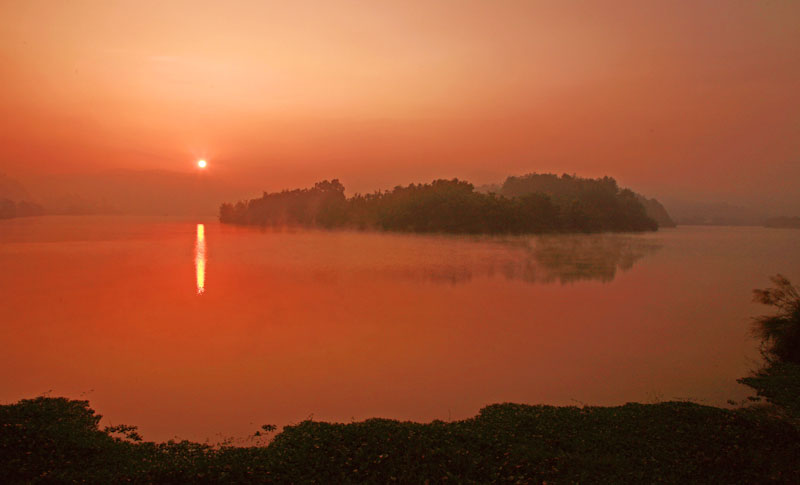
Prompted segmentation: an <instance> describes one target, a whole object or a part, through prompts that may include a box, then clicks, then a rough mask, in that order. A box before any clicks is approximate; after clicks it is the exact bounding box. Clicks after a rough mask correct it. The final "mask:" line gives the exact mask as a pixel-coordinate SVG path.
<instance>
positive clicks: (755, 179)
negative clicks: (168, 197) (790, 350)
mask: <svg viewBox="0 0 800 485" xmlns="http://www.w3.org/2000/svg"><path fill="white" fill-rule="evenodd" d="M0 73H1V74H0V79H2V89H0V172H7V173H8V174H10V175H12V176H15V175H16V176H21V177H23V178H24V176H26V175H31V174H49V173H82V172H89V171H97V170H101V169H107V168H114V169H116V168H125V169H164V170H172V171H191V170H193V165H192V164H193V161H194V160H195V159H196V158H198V157H205V158H207V159H208V160H209V163H210V171H209V174H215V175H214V176H217V177H221V178H225V179H227V180H231V181H235V182H238V183H241V184H243V185H248V186H252V185H253V184H255V185H256V186H258V188H263V189H269V190H273V189H279V188H283V187H286V186H290V185H307V184H310V183H313V182H314V181H315V180H318V179H322V178H330V177H339V178H340V179H342V181H343V182H344V183H345V185H346V186H347V187H348V188H349V189H352V190H360V191H368V190H372V189H376V188H386V187H391V186H393V185H396V184H399V183H409V182H416V181H428V180H430V179H432V178H434V177H453V176H458V177H462V178H467V179H469V180H471V181H474V182H476V183H485V182H492V181H500V180H502V179H503V178H504V177H505V176H506V175H508V174H518V173H524V172H528V171H534V170H536V171H556V172H577V173H578V174H581V175H586V176H599V175H605V174H608V175H611V176H614V177H616V178H617V179H618V180H620V181H621V182H622V183H623V184H624V185H629V186H632V187H634V188H635V189H637V190H640V191H642V192H645V193H648V194H651V195H656V196H660V197H689V198H698V197H700V196H703V197H707V198H708V199H709V200H726V199H727V200H731V201H733V200H732V199H734V198H735V199H737V200H743V201H747V202H748V203H752V204H762V205H764V206H769V207H781V208H785V209H786V210H788V211H789V212H800V211H798V210H797V209H800V195H798V194H799V193H800V191H798V188H799V187H798V185H799V184H798V182H797V181H798V180H800V2H792V1H769V2H767V1H763V2H754V1H726V2H695V1H692V2H671V1H665V2H639V1H630V2H611V1H603V2H599V1H596V2H581V1H553V2H537V1H527V0H526V1H491V2H490V1H481V2H478V1H464V0H458V1H439V2H430V1H409V0H404V1H391V2H389V1H380V2H375V1H360V2H349V1H348V2H344V1H337V2H304V1H291V2H290V1H281V2H268V1H239V2H199V1H186V2H179V1H169V2H162V1H154V2H149V1H136V2H133V1H131V2H112V1H97V2H83V1H79V2H52V1H42V2H40V1H4V2H0ZM212 170H213V171H212Z"/></svg>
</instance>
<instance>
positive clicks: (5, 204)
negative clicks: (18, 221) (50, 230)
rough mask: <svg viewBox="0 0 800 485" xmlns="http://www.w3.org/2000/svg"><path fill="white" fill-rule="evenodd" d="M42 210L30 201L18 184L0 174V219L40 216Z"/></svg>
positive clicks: (25, 191) (28, 195)
mask: <svg viewBox="0 0 800 485" xmlns="http://www.w3.org/2000/svg"><path fill="white" fill-rule="evenodd" d="M42 214H44V208H42V206H41V205H39V204H37V203H35V202H33V201H32V198H31V195H30V194H29V193H28V191H27V190H26V189H25V187H23V186H22V184H20V183H19V182H17V181H16V180H14V179H12V178H11V177H9V176H7V175H5V174H0V219H11V218H13V217H29V216H40V215H42Z"/></svg>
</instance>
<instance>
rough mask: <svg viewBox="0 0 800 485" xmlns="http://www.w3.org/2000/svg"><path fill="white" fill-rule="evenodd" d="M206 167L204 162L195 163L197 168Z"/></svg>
mask: <svg viewBox="0 0 800 485" xmlns="http://www.w3.org/2000/svg"><path fill="white" fill-rule="evenodd" d="M206 165H208V164H207V163H206V161H205V160H198V161H197V168H206Z"/></svg>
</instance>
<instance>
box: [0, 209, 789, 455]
mask: <svg viewBox="0 0 800 485" xmlns="http://www.w3.org/2000/svg"><path fill="white" fill-rule="evenodd" d="M797 247H800V231H792V230H780V229H767V228H730V227H679V228H677V229H673V230H662V231H659V232H658V233H648V234H635V235H634V234H598V235H548V236H541V237H486V236H470V237H460V236H437V235H431V236H416V235H405V234H404V235H398V234H387V233H371V232H350V231H338V232H326V231H301V230H298V231H270V230H260V229H257V228H246V227H234V226H223V225H220V224H218V223H217V222H214V221H211V220H207V221H197V220H181V219H169V218H134V217H94V216H88V217H41V218H27V219H15V220H8V221H0V268H2V271H0V309H2V312H3V313H2V315H0V320H2V322H3V325H2V326H0V339H2V340H3V341H4V342H6V343H7V345H6V349H5V350H4V352H3V353H2V355H0V400H2V401H4V402H11V401H15V400H17V399H20V398H25V397H30V396H34V395H39V394H41V393H43V392H47V391H49V390H50V391H52V393H53V394H54V395H66V396H70V397H75V398H78V397H82V398H86V399H90V400H91V402H92V405H93V406H94V407H95V408H96V409H100V410H102V412H103V414H104V415H105V419H106V420H107V422H109V423H135V424H138V425H139V426H140V429H141V431H142V433H143V435H144V437H145V438H146V439H154V440H161V439H168V438H171V437H174V436H178V437H181V438H188V439H197V440H204V439H206V438H208V439H211V440H212V441H213V440H219V439H220V438H221V437H222V436H235V437H239V438H242V437H244V436H246V435H247V434H249V433H252V431H253V430H255V429H256V428H257V427H258V426H260V425H261V424H263V423H275V424H278V425H283V424H288V423H291V422H297V421H300V420H302V419H306V418H308V417H309V416H312V415H313V417H314V419H319V420H332V421H349V420H350V419H364V418H368V417H374V416H381V417H387V418H396V419H413V420H422V421H428V420H431V419H457V418H463V417H467V416H471V415H474V414H475V412H476V411H477V410H478V409H479V408H480V407H482V406H484V405H486V404H489V403H494V402H506V401H514V402H525V403H547V404H564V405H569V404H578V403H586V404H598V405H600V404H619V403H624V402H628V401H643V402H649V401H655V400H659V399H664V400H666V399H676V398H678V399H693V400H696V401H698V402H701V403H704V404H714V405H724V403H725V401H726V400H727V399H740V398H742V397H744V396H745V395H746V394H747V391H746V389H745V388H743V387H741V386H739V385H738V384H737V383H736V382H735V380H736V379H737V378H739V377H742V376H744V375H746V374H747V373H748V372H749V371H750V370H751V369H752V368H754V367H756V366H757V362H758V359H759V355H758V349H757V343H756V342H755V341H754V340H753V339H752V338H751V337H750V336H749V333H748V331H749V325H750V320H749V319H748V317H749V316H752V315H756V314H759V313H760V312H761V310H762V309H761V308H759V307H758V306H757V305H755V304H752V303H751V302H750V292H751V290H752V289H753V288H756V287H759V286H763V284H764V282H765V281H766V278H767V276H769V275H771V274H774V273H776V272H782V273H784V274H786V276H788V277H789V278H790V279H798V278H800V274H798V271H800V256H798V254H797V251H796V249H797ZM78 356H79V357H80V358H77V357H78Z"/></svg>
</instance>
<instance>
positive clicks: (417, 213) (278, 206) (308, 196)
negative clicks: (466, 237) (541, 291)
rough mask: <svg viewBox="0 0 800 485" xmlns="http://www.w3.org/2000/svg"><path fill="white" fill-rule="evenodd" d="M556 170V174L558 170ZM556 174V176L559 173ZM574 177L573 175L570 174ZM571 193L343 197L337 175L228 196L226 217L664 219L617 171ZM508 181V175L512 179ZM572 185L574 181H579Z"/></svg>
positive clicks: (520, 227) (627, 226)
mask: <svg viewBox="0 0 800 485" xmlns="http://www.w3.org/2000/svg"><path fill="white" fill-rule="evenodd" d="M554 177H555V176H554ZM555 178H556V180H562V179H558V177H555ZM571 180H572V179H571ZM574 181H576V182H575V184H577V185H574V184H572V185H570V184H568V185H569V186H570V188H571V190H572V189H574V190H572V191H571V192H570V194H569V195H564V196H559V197H558V198H553V197H551V196H550V195H547V194H544V193H539V192H536V193H528V192H526V193H524V194H520V195H512V196H509V197H506V196H503V195H497V194H494V193H481V192H477V191H475V188H474V187H473V185H472V184H470V183H468V182H465V181H462V180H458V179H453V180H434V181H433V182H432V183H430V184H411V185H409V186H406V187H402V186H397V187H395V188H394V189H392V190H389V191H385V192H375V193H372V194H366V195H362V194H356V195H354V196H353V197H351V198H349V199H348V198H345V196H344V187H343V186H342V185H341V184H340V183H339V181H338V180H333V181H330V182H329V181H324V182H320V183H317V184H316V185H315V186H314V187H313V188H311V189H296V190H291V191H288V190H285V191H283V192H279V193H271V194H270V193H264V195H263V196H262V197H261V198H259V199H252V200H249V201H246V202H245V201H243V202H238V203H236V204H222V206H221V207H220V213H219V216H220V221H221V222H224V223H232V224H254V225H262V226H283V225H300V226H321V227H326V228H334V227H352V228H360V229H367V228H373V229H382V230H389V231H405V232H443V233H454V234H480V233H487V234H499V233H505V234H531V233H545V232H602V231H648V230H656V229H657V228H658V225H657V224H656V222H655V221H653V220H652V219H650V218H649V217H648V216H647V215H646V214H645V211H644V208H643V206H642V204H641V202H640V201H639V200H638V199H637V197H636V196H635V194H634V193H633V192H631V191H630V190H626V189H623V190H620V189H619V188H618V187H617V185H616V182H615V181H614V180H613V179H611V178H608V177H606V178H604V179H598V180H590V179H577V178H576V179H574ZM507 183H508V181H507ZM573 185H574V186H573Z"/></svg>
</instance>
